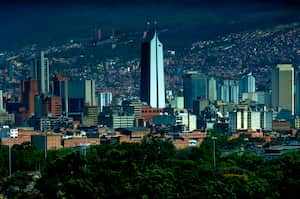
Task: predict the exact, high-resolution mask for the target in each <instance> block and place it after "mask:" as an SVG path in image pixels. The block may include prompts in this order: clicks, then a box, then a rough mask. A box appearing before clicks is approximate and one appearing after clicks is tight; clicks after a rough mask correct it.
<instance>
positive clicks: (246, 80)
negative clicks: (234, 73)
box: [239, 73, 255, 95]
mask: <svg viewBox="0 0 300 199" xmlns="http://www.w3.org/2000/svg"><path fill="white" fill-rule="evenodd" d="M239 88H240V94H241V95H242V94H243V93H254V92H255V77H254V76H253V75H252V73H248V74H247V75H244V76H242V77H241V79H240V80H239Z"/></svg>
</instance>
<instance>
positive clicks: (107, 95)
mask: <svg viewBox="0 0 300 199" xmlns="http://www.w3.org/2000/svg"><path fill="white" fill-rule="evenodd" d="M111 102H112V93H111V92H103V93H100V94H99V95H98V107H99V112H102V110H103V107H105V106H108V105H110V104H111Z"/></svg>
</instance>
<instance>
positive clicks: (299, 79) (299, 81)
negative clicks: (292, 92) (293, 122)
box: [295, 72, 300, 117]
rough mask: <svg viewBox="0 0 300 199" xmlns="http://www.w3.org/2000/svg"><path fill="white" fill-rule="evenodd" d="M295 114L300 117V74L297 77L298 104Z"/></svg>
mask: <svg viewBox="0 0 300 199" xmlns="http://www.w3.org/2000/svg"><path fill="white" fill-rule="evenodd" d="M295 106H296V108H295V114H296V116H298V117H300V72H298V73H297V75H296V104H295Z"/></svg>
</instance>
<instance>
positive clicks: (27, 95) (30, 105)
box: [21, 78, 39, 117]
mask: <svg viewBox="0 0 300 199" xmlns="http://www.w3.org/2000/svg"><path fill="white" fill-rule="evenodd" d="M38 94H39V93H38V83H37V81H36V80H35V79H34V78H29V79H28V80H24V81H22V87H21V95H22V96H21V100H22V104H23V105H24V107H25V108H26V110H27V112H28V114H29V115H28V116H29V117H30V116H32V115H34V113H35V96H36V95H38Z"/></svg>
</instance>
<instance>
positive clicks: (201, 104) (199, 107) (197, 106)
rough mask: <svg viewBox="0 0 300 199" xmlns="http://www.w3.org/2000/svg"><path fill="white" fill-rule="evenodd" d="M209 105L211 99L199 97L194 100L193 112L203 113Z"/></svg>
mask: <svg viewBox="0 0 300 199" xmlns="http://www.w3.org/2000/svg"><path fill="white" fill-rule="evenodd" d="M208 106H209V100H207V99H205V98H198V99H196V100H194V101H193V113H195V114H196V115H201V113H202V111H204V110H205V108H206V107H208Z"/></svg>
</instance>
